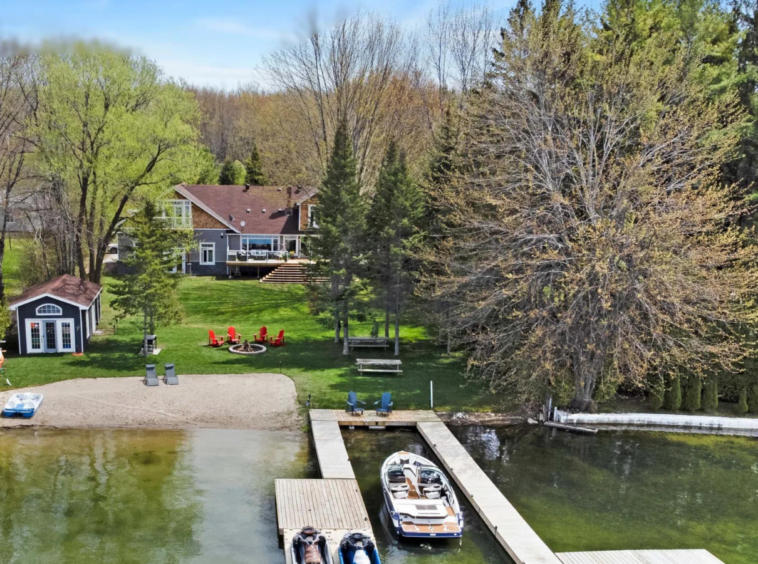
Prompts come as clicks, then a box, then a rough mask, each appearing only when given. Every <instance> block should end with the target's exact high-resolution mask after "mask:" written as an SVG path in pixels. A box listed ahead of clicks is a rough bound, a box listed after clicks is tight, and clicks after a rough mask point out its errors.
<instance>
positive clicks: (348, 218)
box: [309, 122, 366, 355]
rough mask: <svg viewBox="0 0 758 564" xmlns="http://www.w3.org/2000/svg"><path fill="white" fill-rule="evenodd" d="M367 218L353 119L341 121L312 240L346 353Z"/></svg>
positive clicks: (357, 289) (335, 329)
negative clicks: (351, 132)
mask: <svg viewBox="0 0 758 564" xmlns="http://www.w3.org/2000/svg"><path fill="white" fill-rule="evenodd" d="M365 220H366V205H365V202H364V200H363V198H362V197H361V188H360V184H359V183H358V177H357V170H356V163H355V158H354V157H353V151H352V147H351V144H350V136H349V135H348V130H347V124H346V123H345V122H341V123H340V124H339V126H338V127H337V130H336V132H335V134H334V143H333V146H332V152H331V155H330V157H329V162H328V163H327V169H326V175H325V176H324V180H323V181H322V183H321V189H320V190H319V201H318V228H317V231H318V233H317V236H315V237H312V238H311V239H310V241H309V244H310V248H311V249H312V255H313V258H314V259H315V261H316V269H317V270H319V271H320V272H321V273H323V274H325V275H326V276H327V277H328V278H329V285H330V291H329V294H328V295H329V302H330V304H329V305H330V307H331V308H332V309H333V312H334V340H335V342H339V337H340V324H341V325H342V336H343V349H342V352H343V354H345V355H347V354H349V353H350V349H349V343H348V337H349V318H350V308H351V303H352V301H353V300H354V299H355V297H356V295H357V294H358V291H359V289H360V288H359V280H358V279H357V274H358V273H359V271H360V267H361V263H362V257H361V249H362V248H363V245H364V240H363V235H364V233H365Z"/></svg>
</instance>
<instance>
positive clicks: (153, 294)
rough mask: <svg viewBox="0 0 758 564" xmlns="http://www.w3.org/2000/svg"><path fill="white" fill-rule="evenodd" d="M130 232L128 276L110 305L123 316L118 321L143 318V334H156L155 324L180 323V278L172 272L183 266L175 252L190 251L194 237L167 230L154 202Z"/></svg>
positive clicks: (115, 289)
mask: <svg viewBox="0 0 758 564" xmlns="http://www.w3.org/2000/svg"><path fill="white" fill-rule="evenodd" d="M127 232H128V234H129V236H130V237H131V238H132V240H133V241H134V247H133V248H132V249H131V251H130V254H129V256H128V257H127V258H126V259H125V260H124V261H123V262H124V265H125V266H126V268H127V269H128V272H129V273H128V274H125V275H123V276H122V277H121V278H119V279H118V281H117V282H116V284H114V286H113V289H112V292H113V294H114V295H115V298H114V299H113V300H112V301H111V305H112V306H113V308H114V309H115V310H117V311H119V312H120V313H119V315H118V318H124V317H126V316H130V315H139V316H141V318H142V326H143V331H144V333H145V334H148V333H154V332H155V326H156V324H163V325H170V324H171V323H175V322H177V321H179V319H181V315H182V308H181V305H180V303H179V300H178V296H177V288H178V286H179V280H180V277H181V274H179V273H178V272H176V273H172V272H171V270H172V269H176V267H177V265H178V264H180V263H181V254H177V252H176V250H177V249H182V251H181V252H182V253H183V252H186V251H187V250H188V248H189V245H190V244H191V241H192V233H191V231H188V230H182V229H170V228H167V227H166V226H165V224H164V223H163V221H162V220H161V219H160V214H159V213H158V209H157V206H156V204H155V203H154V202H153V201H151V200H148V201H147V202H146V203H145V205H144V207H143V208H142V209H141V210H140V211H139V213H138V214H137V215H136V216H134V217H133V218H132V219H131V220H130V222H129V227H128V231H127ZM176 270H178V269H176Z"/></svg>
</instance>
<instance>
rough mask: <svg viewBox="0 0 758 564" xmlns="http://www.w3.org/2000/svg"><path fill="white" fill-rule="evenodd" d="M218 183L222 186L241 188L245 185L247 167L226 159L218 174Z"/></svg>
mask: <svg viewBox="0 0 758 564" xmlns="http://www.w3.org/2000/svg"><path fill="white" fill-rule="evenodd" d="M218 183H219V184H221V185H222V186H241V185H242V184H244V183H245V165H243V164H242V163H241V162H239V161H232V160H231V159H226V160H225V161H224V164H223V165H222V166H221V170H220V171H219V173H218Z"/></svg>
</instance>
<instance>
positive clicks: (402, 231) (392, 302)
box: [367, 142, 423, 355]
mask: <svg viewBox="0 0 758 564" xmlns="http://www.w3.org/2000/svg"><path fill="white" fill-rule="evenodd" d="M422 213H423V206H422V196H421V192H420V190H419V188H418V186H417V185H416V183H415V182H413V180H411V178H410V176H409V174H408V168H407V166H406V163H405V159H404V157H403V156H402V155H400V154H399V153H398V150H397V147H396V145H395V143H394V142H391V143H390V145H389V147H388V148H387V152H386V154H385V156H384V159H383V161H382V166H381V169H380V170H379V178H378V180H377V183H376V192H375V194H374V198H373V201H372V205H371V211H370V213H369V215H368V219H367V227H368V234H369V236H368V237H367V240H369V241H370V242H371V246H372V251H373V252H372V253H371V256H372V260H371V263H372V273H373V275H374V278H375V280H376V282H377V285H378V286H379V287H380V288H381V294H382V296H383V302H384V307H385V325H384V335H385V337H389V321H390V315H392V317H393V318H394V326H395V355H398V354H400V318H401V314H402V310H403V306H404V303H405V301H406V298H407V296H408V294H409V292H410V291H411V289H412V287H413V280H414V274H413V273H414V272H415V270H416V268H415V263H416V262H417V261H416V260H415V259H414V258H413V254H412V252H411V244H412V240H413V238H414V237H415V236H416V235H417V234H418V225H419V219H420V218H421V215H422Z"/></svg>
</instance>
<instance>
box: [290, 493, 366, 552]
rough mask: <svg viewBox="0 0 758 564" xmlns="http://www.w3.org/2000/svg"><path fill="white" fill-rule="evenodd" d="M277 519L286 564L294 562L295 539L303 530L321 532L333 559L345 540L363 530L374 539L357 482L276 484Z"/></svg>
mask: <svg viewBox="0 0 758 564" xmlns="http://www.w3.org/2000/svg"><path fill="white" fill-rule="evenodd" d="M275 487H276V519H277V527H278V530H279V534H280V535H282V538H283V543H284V561H285V563H286V564H294V563H293V562H292V555H291V546H292V538H293V537H294V536H295V534H296V533H297V532H298V531H300V530H301V529H302V528H303V527H306V526H310V527H316V528H317V529H319V530H320V531H321V532H322V533H323V534H324V535H325V536H326V538H327V540H328V541H329V546H330V548H331V551H332V558H334V561H335V562H339V557H338V555H337V549H338V547H339V543H340V541H341V540H342V537H344V536H345V534H347V533H348V532H349V531H354V530H359V531H363V533H364V534H367V535H371V536H372V537H373V531H372V530H371V524H370V522H369V518H368V513H367V512H366V506H365V505H364V503H363V496H362V495H361V492H360V490H359V489H358V482H356V481H355V480H276V486H275Z"/></svg>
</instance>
